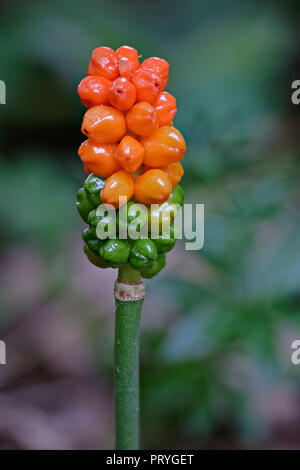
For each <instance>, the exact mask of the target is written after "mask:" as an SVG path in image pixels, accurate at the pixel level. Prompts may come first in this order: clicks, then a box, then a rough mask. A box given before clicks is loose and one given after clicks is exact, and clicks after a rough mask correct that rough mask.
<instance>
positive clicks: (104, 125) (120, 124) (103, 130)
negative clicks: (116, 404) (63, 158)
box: [81, 105, 126, 144]
mask: <svg viewBox="0 0 300 470" xmlns="http://www.w3.org/2000/svg"><path fill="white" fill-rule="evenodd" d="M81 130H82V132H83V134H85V135H86V136H88V137H89V138H90V139H92V140H94V141H95V142H96V143H97V144H113V143H115V142H118V141H119V140H120V139H122V137H123V135H124V134H125V132H126V122H125V117H124V114H123V113H122V112H121V111H119V110H118V109H115V108H113V107H112V106H104V105H101V106H94V107H93V108H90V109H89V110H88V111H87V112H86V113H85V115H84V118H83V122H82V127H81Z"/></svg>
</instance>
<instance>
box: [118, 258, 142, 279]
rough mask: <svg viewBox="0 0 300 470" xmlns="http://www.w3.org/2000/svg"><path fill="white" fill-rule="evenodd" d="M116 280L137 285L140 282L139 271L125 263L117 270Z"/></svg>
mask: <svg viewBox="0 0 300 470" xmlns="http://www.w3.org/2000/svg"><path fill="white" fill-rule="evenodd" d="M118 279H119V281H125V282H133V283H136V284H137V283H138V282H141V279H142V278H141V273H140V272H139V271H137V270H136V269H134V268H132V267H131V266H130V264H129V263H125V264H123V265H122V266H121V267H120V268H119V272H118Z"/></svg>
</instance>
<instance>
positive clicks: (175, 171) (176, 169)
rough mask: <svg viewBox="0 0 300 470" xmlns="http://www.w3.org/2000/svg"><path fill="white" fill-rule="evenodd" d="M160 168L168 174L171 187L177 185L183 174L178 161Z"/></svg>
mask: <svg viewBox="0 0 300 470" xmlns="http://www.w3.org/2000/svg"><path fill="white" fill-rule="evenodd" d="M160 170H162V171H164V172H165V173H166V174H167V175H168V177H169V178H170V181H171V183H172V186H173V188H174V186H177V184H178V183H179V182H180V180H181V178H182V177H183V174H184V170H183V168H182V165H181V163H180V162H175V163H171V164H170V165H167V166H161V167H160Z"/></svg>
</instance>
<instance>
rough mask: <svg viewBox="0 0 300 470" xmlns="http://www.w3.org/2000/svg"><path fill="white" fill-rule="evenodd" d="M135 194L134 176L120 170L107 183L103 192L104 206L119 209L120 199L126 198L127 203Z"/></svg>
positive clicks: (101, 195)
mask: <svg viewBox="0 0 300 470" xmlns="http://www.w3.org/2000/svg"><path fill="white" fill-rule="evenodd" d="M133 193H134V180H133V178H132V176H131V175H130V174H129V173H127V172H126V171H124V170H119V171H117V172H116V173H114V174H113V175H111V176H110V177H109V178H107V180H106V181H105V185H104V186H103V188H102V190H101V194H100V197H101V201H102V202H103V204H112V205H113V206H114V207H115V208H116V209H118V207H119V197H120V196H125V197H126V198H127V201H129V199H131V198H132V196H133Z"/></svg>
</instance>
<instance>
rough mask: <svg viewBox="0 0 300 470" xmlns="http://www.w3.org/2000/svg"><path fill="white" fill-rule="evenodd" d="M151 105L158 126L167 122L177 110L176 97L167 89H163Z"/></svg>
mask: <svg viewBox="0 0 300 470" xmlns="http://www.w3.org/2000/svg"><path fill="white" fill-rule="evenodd" d="M153 106H154V109H155V111H156V114H157V118H158V122H159V125H160V126H165V125H167V124H169V123H170V122H171V121H172V120H173V119H174V116H175V114H176V112H177V107H176V99H175V98H174V96H173V95H171V93H168V92H167V91H163V92H162V93H161V94H160V95H159V97H158V99H157V101H156V102H155V103H154V105H153Z"/></svg>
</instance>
